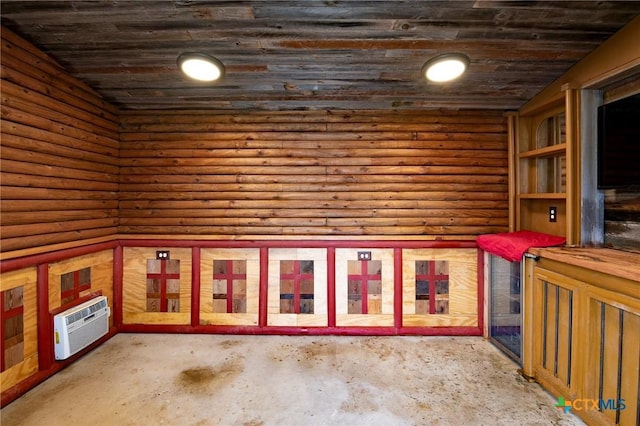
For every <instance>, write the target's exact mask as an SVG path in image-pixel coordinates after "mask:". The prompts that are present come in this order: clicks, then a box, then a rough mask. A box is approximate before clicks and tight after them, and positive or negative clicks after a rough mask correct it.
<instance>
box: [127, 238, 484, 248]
mask: <svg viewBox="0 0 640 426" xmlns="http://www.w3.org/2000/svg"><path fill="white" fill-rule="evenodd" d="M119 243H120V244H121V245H122V246H123V247H201V248H210V247H233V248H255V247H271V248H327V247H336V248H353V247H358V248H394V247H399V248H476V247H477V244H476V242H475V241H474V240H468V241H467V240H464V241H459V240H431V241H422V240H388V241H373V240H358V239H353V240H294V239H292V240H242V241H239V240H167V239H157V240H156V239H148V240H127V239H121V240H119Z"/></svg>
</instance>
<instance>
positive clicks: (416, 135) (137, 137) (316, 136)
mask: <svg viewBox="0 0 640 426" xmlns="http://www.w3.org/2000/svg"><path fill="white" fill-rule="evenodd" d="M120 140H121V141H122V142H124V143H126V142H151V143H160V142H162V143H164V142H166V141H181V142H183V143H187V142H189V141H192V142H194V143H207V142H208V141H212V142H216V143H220V142H222V141H230V142H231V143H233V144H235V145H232V146H236V145H238V146H242V144H248V145H246V146H252V147H256V148H258V147H260V145H258V144H260V143H262V144H266V143H267V141H279V142H283V143H284V142H293V143H296V145H297V143H298V142H305V141H306V142H310V141H333V142H334V143H337V144H342V145H344V144H345V143H348V144H349V145H351V144H352V143H357V142H361V141H365V142H369V143H370V144H371V143H373V142H375V141H396V140H397V141H476V142H482V141H488V142H495V141H501V142H500V144H499V145H500V146H501V147H504V148H505V149H506V146H507V145H506V143H507V139H506V135H505V134H504V133H501V132H496V133H478V132H473V131H469V132H455V131H452V132H446V133H442V132H407V131H396V132H373V131H372V132H320V133H300V132H275V131H271V132H269V131H265V132H258V131H251V132H216V133H202V132H193V133H191V132H176V131H172V132H166V133H147V132H132V131H131V130H130V129H128V128H127V127H126V125H124V126H123V128H122V132H121V134H120ZM249 144H251V145H249ZM262 146H264V147H272V146H273V144H272V143H271V144H266V145H262ZM407 147H409V148H410V147H411V146H407ZM478 149H481V147H479V148H478Z"/></svg>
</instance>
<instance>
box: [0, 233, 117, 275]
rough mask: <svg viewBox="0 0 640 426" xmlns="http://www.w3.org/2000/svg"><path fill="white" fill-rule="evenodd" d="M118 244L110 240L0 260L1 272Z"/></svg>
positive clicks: (88, 252) (83, 253)
mask: <svg viewBox="0 0 640 426" xmlns="http://www.w3.org/2000/svg"><path fill="white" fill-rule="evenodd" d="M117 246H118V241H108V242H104V243H98V244H91V245H88V246H83V247H75V248H71V249H64V250H58V251H53V252H49V253H41V254H34V255H31V256H25V257H18V258H15V259H7V260H4V261H2V262H0V273H5V272H9V271H15V270H17V269H24V268H29V267H32V266H37V265H40V264H43V263H54V262H58V261H61V260H66V259H69V258H71V257H77V256H83V255H85V254H90V253H95V252H98V251H102V250H108V249H112V248H115V247H117Z"/></svg>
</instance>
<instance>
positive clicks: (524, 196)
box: [514, 98, 570, 236]
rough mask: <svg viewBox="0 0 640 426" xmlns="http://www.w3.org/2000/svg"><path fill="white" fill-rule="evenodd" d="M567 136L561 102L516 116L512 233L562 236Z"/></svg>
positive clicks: (564, 208) (564, 111)
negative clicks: (525, 230)
mask: <svg viewBox="0 0 640 426" xmlns="http://www.w3.org/2000/svg"><path fill="white" fill-rule="evenodd" d="M567 133H568V131H567V118H566V107H565V102H563V99H562V98H559V99H558V100H557V101H556V102H554V103H553V104H550V105H549V106H548V107H546V108H544V109H543V110H542V111H540V110H538V111H536V112H535V113H532V114H529V115H519V116H518V119H517V140H516V141H515V144H514V145H515V159H516V161H515V167H516V169H517V170H516V176H517V183H516V185H515V186H516V194H515V209H516V217H515V222H516V223H515V226H516V229H528V230H532V231H538V232H545V233H549V234H554V235H563V236H566V228H567V204H568V201H567V200H568V197H569V194H568V191H567V188H568V184H567V183H568V180H570V176H569V174H568V169H567V164H568V163H567V153H568V151H569V143H568V141H567ZM551 211H553V212H554V214H553V215H551V213H550V212H551Z"/></svg>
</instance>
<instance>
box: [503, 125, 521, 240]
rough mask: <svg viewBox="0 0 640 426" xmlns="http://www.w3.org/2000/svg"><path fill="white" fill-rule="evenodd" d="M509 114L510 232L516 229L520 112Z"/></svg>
mask: <svg viewBox="0 0 640 426" xmlns="http://www.w3.org/2000/svg"><path fill="white" fill-rule="evenodd" d="M506 116H507V143H508V145H507V156H508V164H509V172H508V175H507V176H508V191H509V232H513V231H515V230H516V229H517V228H516V213H517V212H518V211H519V208H517V205H518V203H517V198H516V185H517V183H518V167H517V163H518V161H519V160H518V158H517V157H518V150H517V149H516V143H517V141H518V139H517V128H518V113H517V112H508V113H507V114H506Z"/></svg>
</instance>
